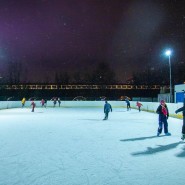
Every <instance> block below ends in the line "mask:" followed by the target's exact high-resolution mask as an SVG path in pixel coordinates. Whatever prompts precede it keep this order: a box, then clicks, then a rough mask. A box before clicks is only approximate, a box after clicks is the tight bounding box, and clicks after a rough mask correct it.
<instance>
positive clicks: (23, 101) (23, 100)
mask: <svg viewBox="0 0 185 185" xmlns="http://www.w3.org/2000/svg"><path fill="white" fill-rule="evenodd" d="M25 102H26V98H25V97H24V98H23V99H22V100H21V103H22V108H23V107H24V105H25Z"/></svg>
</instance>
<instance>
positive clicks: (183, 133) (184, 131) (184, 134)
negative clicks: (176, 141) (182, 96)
mask: <svg viewBox="0 0 185 185" xmlns="http://www.w3.org/2000/svg"><path fill="white" fill-rule="evenodd" d="M178 112H182V114H183V125H182V137H181V139H182V140H184V139H185V107H184V106H183V107H181V108H179V109H177V110H176V111H175V113H176V114H177V113H178Z"/></svg>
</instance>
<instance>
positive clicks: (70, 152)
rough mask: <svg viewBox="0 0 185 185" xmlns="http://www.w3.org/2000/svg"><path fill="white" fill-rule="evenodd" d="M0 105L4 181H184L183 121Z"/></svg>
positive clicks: (54, 184) (82, 184) (7, 184)
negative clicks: (164, 124)
mask: <svg viewBox="0 0 185 185" xmlns="http://www.w3.org/2000/svg"><path fill="white" fill-rule="evenodd" d="M103 118H104V113H103V107H102V108H46V109H45V108H36V110H35V112H34V113H32V112H31V109H28V108H24V109H21V108H20V109H8V110H0V185H157V184H161V185H174V184H178V185H182V184H183V185H184V174H185V173H184V169H185V165H184V164H185V142H182V141H181V140H180V137H181V127H182V120H179V119H175V118H169V120H168V123H169V132H171V133H172V136H164V135H163V134H162V135H161V136H160V137H156V133H157V127H158V115H157V114H153V113H147V112H140V113H139V112H138V110H131V111H126V109H124V108H113V112H112V113H110V114H109V120H107V121H103V120H102V119H103Z"/></svg>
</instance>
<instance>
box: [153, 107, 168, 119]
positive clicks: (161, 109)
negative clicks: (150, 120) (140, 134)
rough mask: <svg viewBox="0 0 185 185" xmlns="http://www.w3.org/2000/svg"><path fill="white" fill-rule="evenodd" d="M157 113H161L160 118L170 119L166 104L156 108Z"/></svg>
mask: <svg viewBox="0 0 185 185" xmlns="http://www.w3.org/2000/svg"><path fill="white" fill-rule="evenodd" d="M156 113H157V114H159V120H161V119H164V118H167V119H168V117H169V112H168V107H167V105H166V104H165V105H164V106H163V105H159V106H158V108H157V110H156Z"/></svg>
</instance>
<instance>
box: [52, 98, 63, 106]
mask: <svg viewBox="0 0 185 185" xmlns="http://www.w3.org/2000/svg"><path fill="white" fill-rule="evenodd" d="M51 100H52V101H53V107H55V106H56V104H57V102H58V105H59V107H60V104H61V100H60V98H57V97H53V98H52V99H51Z"/></svg>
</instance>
